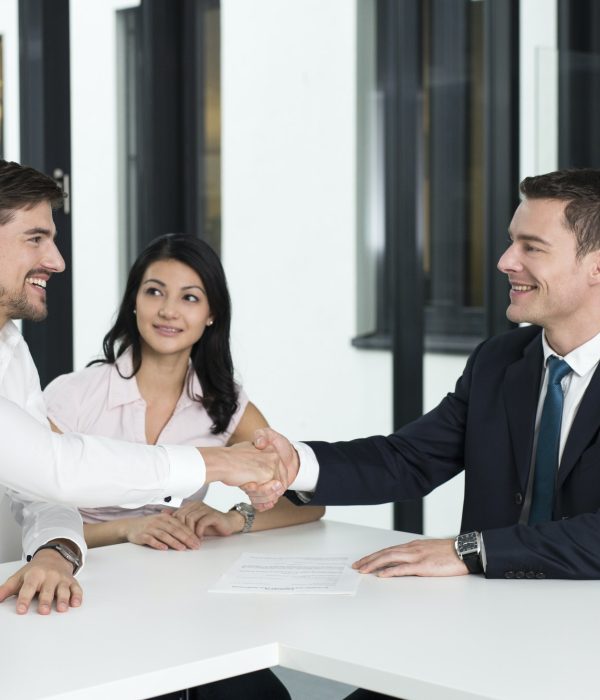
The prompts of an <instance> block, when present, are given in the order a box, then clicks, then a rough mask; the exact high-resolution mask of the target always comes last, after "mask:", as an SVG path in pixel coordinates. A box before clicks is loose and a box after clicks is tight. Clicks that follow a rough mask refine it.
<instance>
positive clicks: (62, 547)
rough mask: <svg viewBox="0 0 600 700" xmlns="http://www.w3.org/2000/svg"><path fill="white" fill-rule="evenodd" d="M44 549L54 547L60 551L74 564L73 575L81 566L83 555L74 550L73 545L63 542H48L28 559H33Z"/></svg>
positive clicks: (62, 555) (56, 550)
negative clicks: (69, 545) (68, 545)
mask: <svg viewBox="0 0 600 700" xmlns="http://www.w3.org/2000/svg"><path fill="white" fill-rule="evenodd" d="M42 549H53V550H54V551H55V552H58V553H59V554H60V555H61V557H63V558H64V559H66V560H67V561H68V562H69V563H70V564H72V565H73V575H75V574H76V573H77V572H78V571H79V569H80V568H81V556H80V555H79V554H78V553H76V552H74V551H73V550H72V549H71V547H67V545H66V544H62V543H61V542H48V543H47V544H43V545H42V546H41V547H38V548H37V549H36V550H35V552H34V553H33V555H32V556H29V557H27V561H31V560H32V559H33V557H35V555H36V554H37V553H38V552H41V551H42Z"/></svg>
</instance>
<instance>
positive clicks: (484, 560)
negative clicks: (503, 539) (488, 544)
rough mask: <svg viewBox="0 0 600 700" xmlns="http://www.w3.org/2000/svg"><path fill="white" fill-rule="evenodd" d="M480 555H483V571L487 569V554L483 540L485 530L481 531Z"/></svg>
mask: <svg viewBox="0 0 600 700" xmlns="http://www.w3.org/2000/svg"><path fill="white" fill-rule="evenodd" d="M479 556H480V557H481V566H483V573H484V574H485V570H486V569H487V557H486V556H485V542H484V541H483V532H480V533H479Z"/></svg>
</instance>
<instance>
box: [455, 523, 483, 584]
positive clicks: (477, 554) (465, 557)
mask: <svg viewBox="0 0 600 700" xmlns="http://www.w3.org/2000/svg"><path fill="white" fill-rule="evenodd" d="M454 549H455V550H456V554H457V556H458V558H459V559H460V560H461V561H462V562H463V563H464V564H465V566H466V567H467V569H468V570H469V573H470V574H481V573H482V572H483V563H482V561H481V535H480V534H479V532H476V531H473V532H466V533H464V534H461V535H459V536H458V537H457V538H456V539H455V540H454Z"/></svg>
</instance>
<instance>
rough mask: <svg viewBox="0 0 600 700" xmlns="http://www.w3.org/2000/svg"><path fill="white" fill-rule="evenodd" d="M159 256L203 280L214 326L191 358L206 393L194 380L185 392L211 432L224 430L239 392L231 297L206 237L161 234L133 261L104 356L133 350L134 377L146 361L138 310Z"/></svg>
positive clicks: (109, 359) (112, 359)
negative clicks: (198, 392) (197, 392)
mask: <svg viewBox="0 0 600 700" xmlns="http://www.w3.org/2000/svg"><path fill="white" fill-rule="evenodd" d="M158 260H178V261H179V262H181V263H183V264H184V265H187V266H188V267H190V268H191V269H192V270H194V272H196V273H197V274H198V275H199V276H200V278H201V279H202V281H203V283H204V288H205V291H206V296H207V298H208V305H209V307H210V312H211V315H212V318H213V324H212V325H211V326H207V327H206V328H205V330H204V333H203V334H202V337H201V338H200V340H198V341H197V342H196V343H195V344H194V345H193V346H192V351H191V356H190V357H191V361H192V365H193V368H194V371H195V372H196V375H197V376H198V379H199V380H200V385H201V386H202V393H203V396H201V397H200V396H193V395H192V393H191V383H190V384H188V387H187V390H188V393H189V395H190V398H192V399H193V400H195V401H200V402H201V403H202V404H203V406H204V408H205V409H206V411H207V413H208V415H209V416H210V417H211V419H212V421H213V425H212V427H211V432H212V433H213V434H215V435H217V434H219V433H223V432H224V431H225V430H226V429H227V426H228V425H229V422H230V420H231V416H232V415H233V414H234V413H235V411H236V409H237V407H238V402H237V399H238V394H237V390H236V387H235V382H234V380H233V362H232V359H231V350H230V348H229V330H230V326H231V300H230V297H229V290H228V289H227V280H226V279H225V272H224V271H223V266H222V265H221V261H220V260H219V257H218V256H217V254H216V253H215V252H214V250H213V249H212V248H211V247H210V246H209V245H208V244H206V243H204V241H201V240H199V239H197V238H193V237H192V236H186V235H184V234H180V233H168V234H167V235H165V236H160V238H156V239H155V240H154V241H152V242H151V243H150V245H148V247H147V248H146V249H145V250H143V251H142V252H141V253H140V255H139V256H138V258H137V260H136V261H135V262H134V263H133V266H132V267H131V270H130V271H129V277H128V278H127V286H126V287H125V293H124V294H123V300H122V301H121V306H120V307H119V313H118V315H117V320H116V321H115V324H114V326H113V327H112V328H111V329H110V330H109V331H108V333H107V334H106V335H105V336H104V341H103V344H102V347H103V350H104V359H100V360H95V361H94V362H90V364H95V363H97V362H100V363H102V362H109V363H111V364H114V363H115V361H116V360H117V359H118V358H119V357H120V356H121V355H122V354H123V353H124V352H125V351H126V350H127V349H128V348H131V353H132V360H133V371H132V373H131V375H130V376H129V377H126V379H131V377H133V376H134V375H135V374H137V372H138V371H139V369H140V367H141V364H142V349H141V342H140V332H139V331H138V327H137V323H136V318H135V314H134V313H133V312H134V309H135V300H136V297H137V293H138V290H139V288H140V285H141V283H142V279H143V277H144V274H145V272H146V270H147V269H148V267H149V266H150V265H151V264H152V263H154V262H157V261H158Z"/></svg>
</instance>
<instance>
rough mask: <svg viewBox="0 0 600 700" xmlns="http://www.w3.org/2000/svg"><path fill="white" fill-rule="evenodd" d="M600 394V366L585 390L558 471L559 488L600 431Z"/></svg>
mask: <svg viewBox="0 0 600 700" xmlns="http://www.w3.org/2000/svg"><path fill="white" fill-rule="evenodd" d="M599 392H600V366H599V367H596V370H595V372H594V376H593V377H592V379H591V380H590V383H589V386H588V388H587V389H586V390H585V394H584V395H583V398H582V399H581V403H580V404H579V409H578V410H577V414H576V416H575V420H574V421H573V425H572V426H571V430H570V431H569V436H568V438H567V442H566V443H565V449H564V451H563V455H562V459H561V461H560V467H559V470H558V481H557V486H558V487H559V488H560V487H561V486H562V485H563V483H564V481H565V479H566V478H567V476H568V475H569V474H570V473H571V471H572V469H573V467H574V466H575V462H576V461H577V460H578V459H579V457H580V456H581V453H582V452H583V451H584V450H585V448H586V447H587V446H588V445H589V443H590V441H591V440H592V438H593V436H594V434H595V433H596V431H597V430H598V425H599V420H598V416H599V414H600V407H599V403H598V398H599V396H600V394H599Z"/></svg>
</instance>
